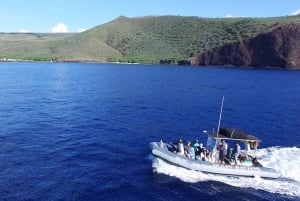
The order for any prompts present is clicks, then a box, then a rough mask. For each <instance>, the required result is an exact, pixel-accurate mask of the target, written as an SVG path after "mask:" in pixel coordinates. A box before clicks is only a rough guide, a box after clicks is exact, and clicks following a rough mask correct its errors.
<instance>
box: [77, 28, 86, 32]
mask: <svg viewBox="0 0 300 201" xmlns="http://www.w3.org/2000/svg"><path fill="white" fill-rule="evenodd" d="M84 31H86V29H85V28H79V29H78V30H77V32H79V33H81V32H84Z"/></svg>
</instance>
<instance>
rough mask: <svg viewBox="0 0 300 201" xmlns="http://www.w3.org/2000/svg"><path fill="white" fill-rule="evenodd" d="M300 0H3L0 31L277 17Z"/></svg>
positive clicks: (297, 9)
mask: <svg viewBox="0 0 300 201" xmlns="http://www.w3.org/2000/svg"><path fill="white" fill-rule="evenodd" d="M295 14H300V0H74V1H73V0H3V1H1V5H0V32H47V33H48V32H81V31H84V30H87V29H90V28H92V27H94V26H97V25H100V24H104V23H106V22H109V21H111V20H113V19H115V18H117V17H118V16H121V15H124V16H127V17H140V16H148V15H180V16H199V17H275V16H287V15H295Z"/></svg>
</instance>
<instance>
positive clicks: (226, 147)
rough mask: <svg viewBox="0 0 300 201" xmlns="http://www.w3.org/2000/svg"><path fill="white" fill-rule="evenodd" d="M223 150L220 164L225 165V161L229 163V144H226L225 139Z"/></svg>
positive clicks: (222, 141)
mask: <svg viewBox="0 0 300 201" xmlns="http://www.w3.org/2000/svg"><path fill="white" fill-rule="evenodd" d="M220 146H221V149H220V162H221V163H222V164H223V163H225V160H226V161H227V160H228V159H227V149H228V144H227V143H226V142H225V140H224V139H222V140H221V145H220Z"/></svg>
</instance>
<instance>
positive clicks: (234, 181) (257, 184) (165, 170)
mask: <svg viewBox="0 0 300 201" xmlns="http://www.w3.org/2000/svg"><path fill="white" fill-rule="evenodd" d="M257 157H258V158H259V161H260V162H261V163H262V164H263V166H265V167H270V168H273V169H275V170H277V171H278V172H280V173H281V175H282V177H281V178H280V179H277V180H267V179H262V178H257V177H255V178H246V177H227V176H220V175H213V174H205V173H201V172H197V171H192V170H187V169H185V168H181V167H177V166H174V165H171V164H169V163H166V162H165V161H163V160H161V159H157V158H155V159H154V160H153V168H154V171H156V172H157V173H162V174H166V175H169V176H174V177H177V178H179V179H181V180H182V181H184V182H192V183H195V182H200V181H209V180H213V181H219V182H223V183H226V184H228V185H232V186H237V187H244V188H254V189H261V190H265V191H268V192H272V193H279V194H283V195H291V196H297V197H298V196H299V197H300V168H299V167H300V148H297V147H289V148H280V147H270V148H265V149H259V150H258V152H257Z"/></svg>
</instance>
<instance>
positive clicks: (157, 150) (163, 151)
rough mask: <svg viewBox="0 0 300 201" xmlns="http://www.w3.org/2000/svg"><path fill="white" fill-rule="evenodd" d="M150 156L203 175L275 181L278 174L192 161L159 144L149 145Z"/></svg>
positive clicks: (238, 166) (250, 168) (263, 168)
mask: <svg viewBox="0 0 300 201" xmlns="http://www.w3.org/2000/svg"><path fill="white" fill-rule="evenodd" d="M151 149H152V155H154V156H156V157H158V158H161V159H163V160H165V161H167V162H169V163H172V164H175V165H178V166H180V167H184V168H186V169H190V170H195V171H200V172H204V173H211V174H220V175H228V176H243V177H256V176H258V177H261V178H268V179H277V178H279V177H280V174H279V173H278V172H276V171H275V170H274V169H271V168H266V167H253V166H251V167H249V166H242V165H226V164H217V163H211V162H207V161H202V160H193V159H189V158H187V157H185V156H184V155H179V154H175V153H172V152H170V151H168V150H167V148H166V147H165V146H161V145H160V142H152V143H151Z"/></svg>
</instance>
